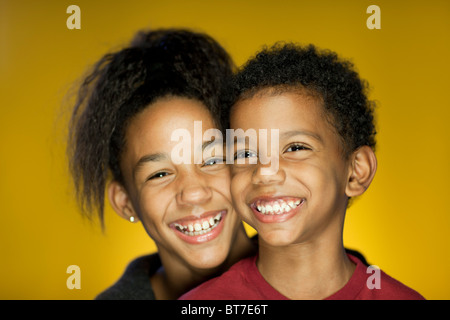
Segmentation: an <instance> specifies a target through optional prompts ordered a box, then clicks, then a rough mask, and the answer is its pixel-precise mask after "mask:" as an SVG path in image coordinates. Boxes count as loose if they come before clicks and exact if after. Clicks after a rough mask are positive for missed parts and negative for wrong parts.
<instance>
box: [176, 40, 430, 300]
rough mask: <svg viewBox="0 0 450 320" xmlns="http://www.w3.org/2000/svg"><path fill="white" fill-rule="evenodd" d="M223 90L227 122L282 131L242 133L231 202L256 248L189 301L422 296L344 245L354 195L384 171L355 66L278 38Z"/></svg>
mask: <svg viewBox="0 0 450 320" xmlns="http://www.w3.org/2000/svg"><path fill="white" fill-rule="evenodd" d="M226 96H227V99H228V98H230V97H231V101H228V102H227V105H229V106H231V107H230V108H228V109H227V112H225V113H226V114H225V118H228V119H230V123H229V125H230V126H229V127H230V128H233V129H237V128H241V129H243V131H247V130H249V129H253V130H256V131H259V132H261V130H262V129H266V130H267V131H270V130H278V137H279V139H278V141H276V140H275V139H269V140H268V141H267V143H266V142H262V141H258V142H259V143H258V144H255V143H252V142H251V141H245V139H244V140H243V139H238V142H237V144H236V145H235V149H234V151H235V153H234V156H235V160H236V161H235V164H233V169H232V172H233V173H232V182H231V192H232V196H233V201H234V204H235V207H236V210H237V211H238V212H239V213H240V215H241V217H242V218H243V220H244V221H246V222H247V223H248V224H250V225H251V226H252V227H254V228H255V229H256V230H257V231H258V235H259V254H258V255H257V256H254V257H250V258H247V259H244V260H241V261H240V262H238V263H237V264H235V265H234V266H233V267H232V268H231V269H230V270H228V271H227V272H225V273H224V274H223V275H222V276H220V277H218V278H215V279H212V280H210V281H208V282H206V283H204V284H202V285H201V286H199V287H197V288H196V289H194V290H192V291H190V292H188V293H187V294H185V295H184V296H182V299H423V297H422V296H421V295H420V294H418V293H417V292H415V291H414V290H412V289H410V288H408V287H407V286H405V285H403V284H401V283H400V282H398V281H397V280H395V279H393V278H391V277H389V276H388V275H386V274H385V273H384V272H382V271H378V274H379V277H380V278H379V281H378V285H376V286H374V285H373V283H371V279H369V277H371V276H372V274H373V272H374V270H373V269H371V270H372V271H371V272H369V273H368V272H367V270H368V269H367V267H366V266H365V265H364V264H363V263H362V262H361V261H360V260H359V259H358V258H356V257H355V256H353V255H351V254H346V253H345V250H344V247H343V239H342V234H343V224H344V217H345V212H346V209H347V206H348V204H349V201H350V200H351V199H352V198H354V197H357V196H360V195H362V194H363V193H364V191H365V190H366V189H367V188H368V187H369V185H370V183H371V182H372V180H373V177H374V175H375V172H376V168H377V160H376V157H375V154H374V151H373V149H374V147H375V126H374V118H373V104H372V103H371V102H370V101H369V100H368V99H367V96H366V84H365V83H364V82H363V81H362V80H361V79H360V78H359V76H358V74H357V73H356V72H355V71H354V70H353V66H352V64H351V63H349V62H347V61H342V60H340V59H339V58H338V57H337V55H336V54H335V53H332V52H329V51H319V50H317V49H316V48H315V47H314V46H312V45H310V46H308V47H300V46H296V45H294V44H286V45H280V44H279V45H275V46H274V47H272V48H270V49H265V50H263V51H262V52H260V53H259V54H257V55H256V57H255V58H253V59H252V60H250V61H249V62H248V63H247V64H246V65H245V66H244V68H243V69H242V70H241V71H240V72H239V73H238V74H237V75H236V77H235V78H234V80H233V83H232V86H231V90H230V92H227V95H226ZM267 131H266V132H267ZM270 140H272V141H270ZM274 146H275V148H274ZM262 154H264V155H270V156H269V157H270V159H271V160H272V161H277V168H276V170H272V171H271V172H269V173H268V172H267V171H268V170H267V169H268V168H269V167H270V164H267V162H263V161H262V159H260V156H261V155H262ZM264 163H265V164H264ZM264 170H265V171H264ZM269 171H270V170H269Z"/></svg>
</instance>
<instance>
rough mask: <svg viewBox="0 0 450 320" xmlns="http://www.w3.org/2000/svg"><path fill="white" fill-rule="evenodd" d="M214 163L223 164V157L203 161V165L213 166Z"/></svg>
mask: <svg viewBox="0 0 450 320" xmlns="http://www.w3.org/2000/svg"><path fill="white" fill-rule="evenodd" d="M215 164H223V158H211V159H208V160H206V161H205V162H204V163H203V167H206V166H213V165H215Z"/></svg>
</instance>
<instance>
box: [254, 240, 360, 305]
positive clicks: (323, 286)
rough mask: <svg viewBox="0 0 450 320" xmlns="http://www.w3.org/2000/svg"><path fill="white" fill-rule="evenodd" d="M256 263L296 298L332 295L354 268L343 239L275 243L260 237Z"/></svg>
mask: <svg viewBox="0 0 450 320" xmlns="http://www.w3.org/2000/svg"><path fill="white" fill-rule="evenodd" d="M341 239H342V238H341ZM257 266H258V269H259V271H260V272H261V275H262V276H263V277H264V279H266V281H267V282H269V283H270V284H271V285H272V287H274V288H275V289H276V290H277V291H279V292H280V293H281V294H283V295H284V296H286V297H288V298H290V299H295V300H300V299H309V300H310V299H324V298H326V297H328V296H330V295H332V294H333V293H335V292H337V291H338V290H340V289H341V288H342V287H343V286H344V285H345V284H346V283H347V282H348V280H349V279H350V277H351V276H352V274H353V271H354V269H355V265H354V264H353V263H352V262H351V261H350V259H349V258H348V257H347V255H346V253H345V249H344V246H343V243H342V240H341V241H335V242H334V243H333V242H331V243H330V242H318V241H316V242H308V243H300V244H295V245H289V246H285V247H273V246H270V245H268V244H267V243H265V242H264V241H263V240H262V239H260V242H259V257H258V261H257Z"/></svg>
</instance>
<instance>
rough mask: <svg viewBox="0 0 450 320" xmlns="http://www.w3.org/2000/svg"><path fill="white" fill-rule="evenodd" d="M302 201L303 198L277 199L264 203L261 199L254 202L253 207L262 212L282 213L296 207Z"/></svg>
mask: <svg viewBox="0 0 450 320" xmlns="http://www.w3.org/2000/svg"><path fill="white" fill-rule="evenodd" d="M302 201H303V200H296V201H293V200H289V201H283V200H277V201H274V202H270V204H264V203H263V201H260V200H259V201H257V204H255V208H256V209H257V210H258V211H259V212H261V213H262V214H283V213H285V212H289V211H291V210H292V209H295V208H296V207H298V206H299V205H300V203H302Z"/></svg>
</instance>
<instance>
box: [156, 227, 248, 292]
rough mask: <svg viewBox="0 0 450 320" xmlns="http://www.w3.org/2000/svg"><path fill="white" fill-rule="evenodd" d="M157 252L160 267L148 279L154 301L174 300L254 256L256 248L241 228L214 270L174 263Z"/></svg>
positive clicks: (178, 262) (168, 257) (181, 262)
mask: <svg viewBox="0 0 450 320" xmlns="http://www.w3.org/2000/svg"><path fill="white" fill-rule="evenodd" d="M158 249H159V248H158ZM158 251H159V254H160V258H161V263H162V266H161V268H160V269H159V270H158V272H157V273H156V274H155V275H153V276H152V277H151V279H150V281H151V283H152V288H153V291H154V293H155V297H156V299H158V300H174V299H177V298H178V297H179V296H181V295H182V294H183V293H185V292H187V291H189V290H191V289H193V288H194V287H196V286H198V285H199V284H201V283H202V282H204V281H206V280H208V279H211V278H212V277H215V276H219V275H220V274H222V273H223V272H224V271H226V270H228V268H230V267H231V266H232V265H233V264H234V263H236V262H238V261H239V260H241V259H243V258H245V257H247V256H250V255H252V254H255V253H256V246H255V245H254V244H253V242H252V240H251V239H249V238H248V237H247V235H246V233H245V230H244V227H243V226H242V227H241V228H240V229H239V230H238V232H237V234H236V239H235V241H234V243H233V244H232V247H231V250H230V253H229V254H228V256H227V258H226V259H225V261H224V262H223V263H222V264H220V265H218V266H216V267H214V268H208V269H200V268H195V267H193V266H190V265H186V263H183V261H178V260H176V261H174V258H173V257H172V256H169V255H166V254H164V253H163V251H161V250H158Z"/></svg>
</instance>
